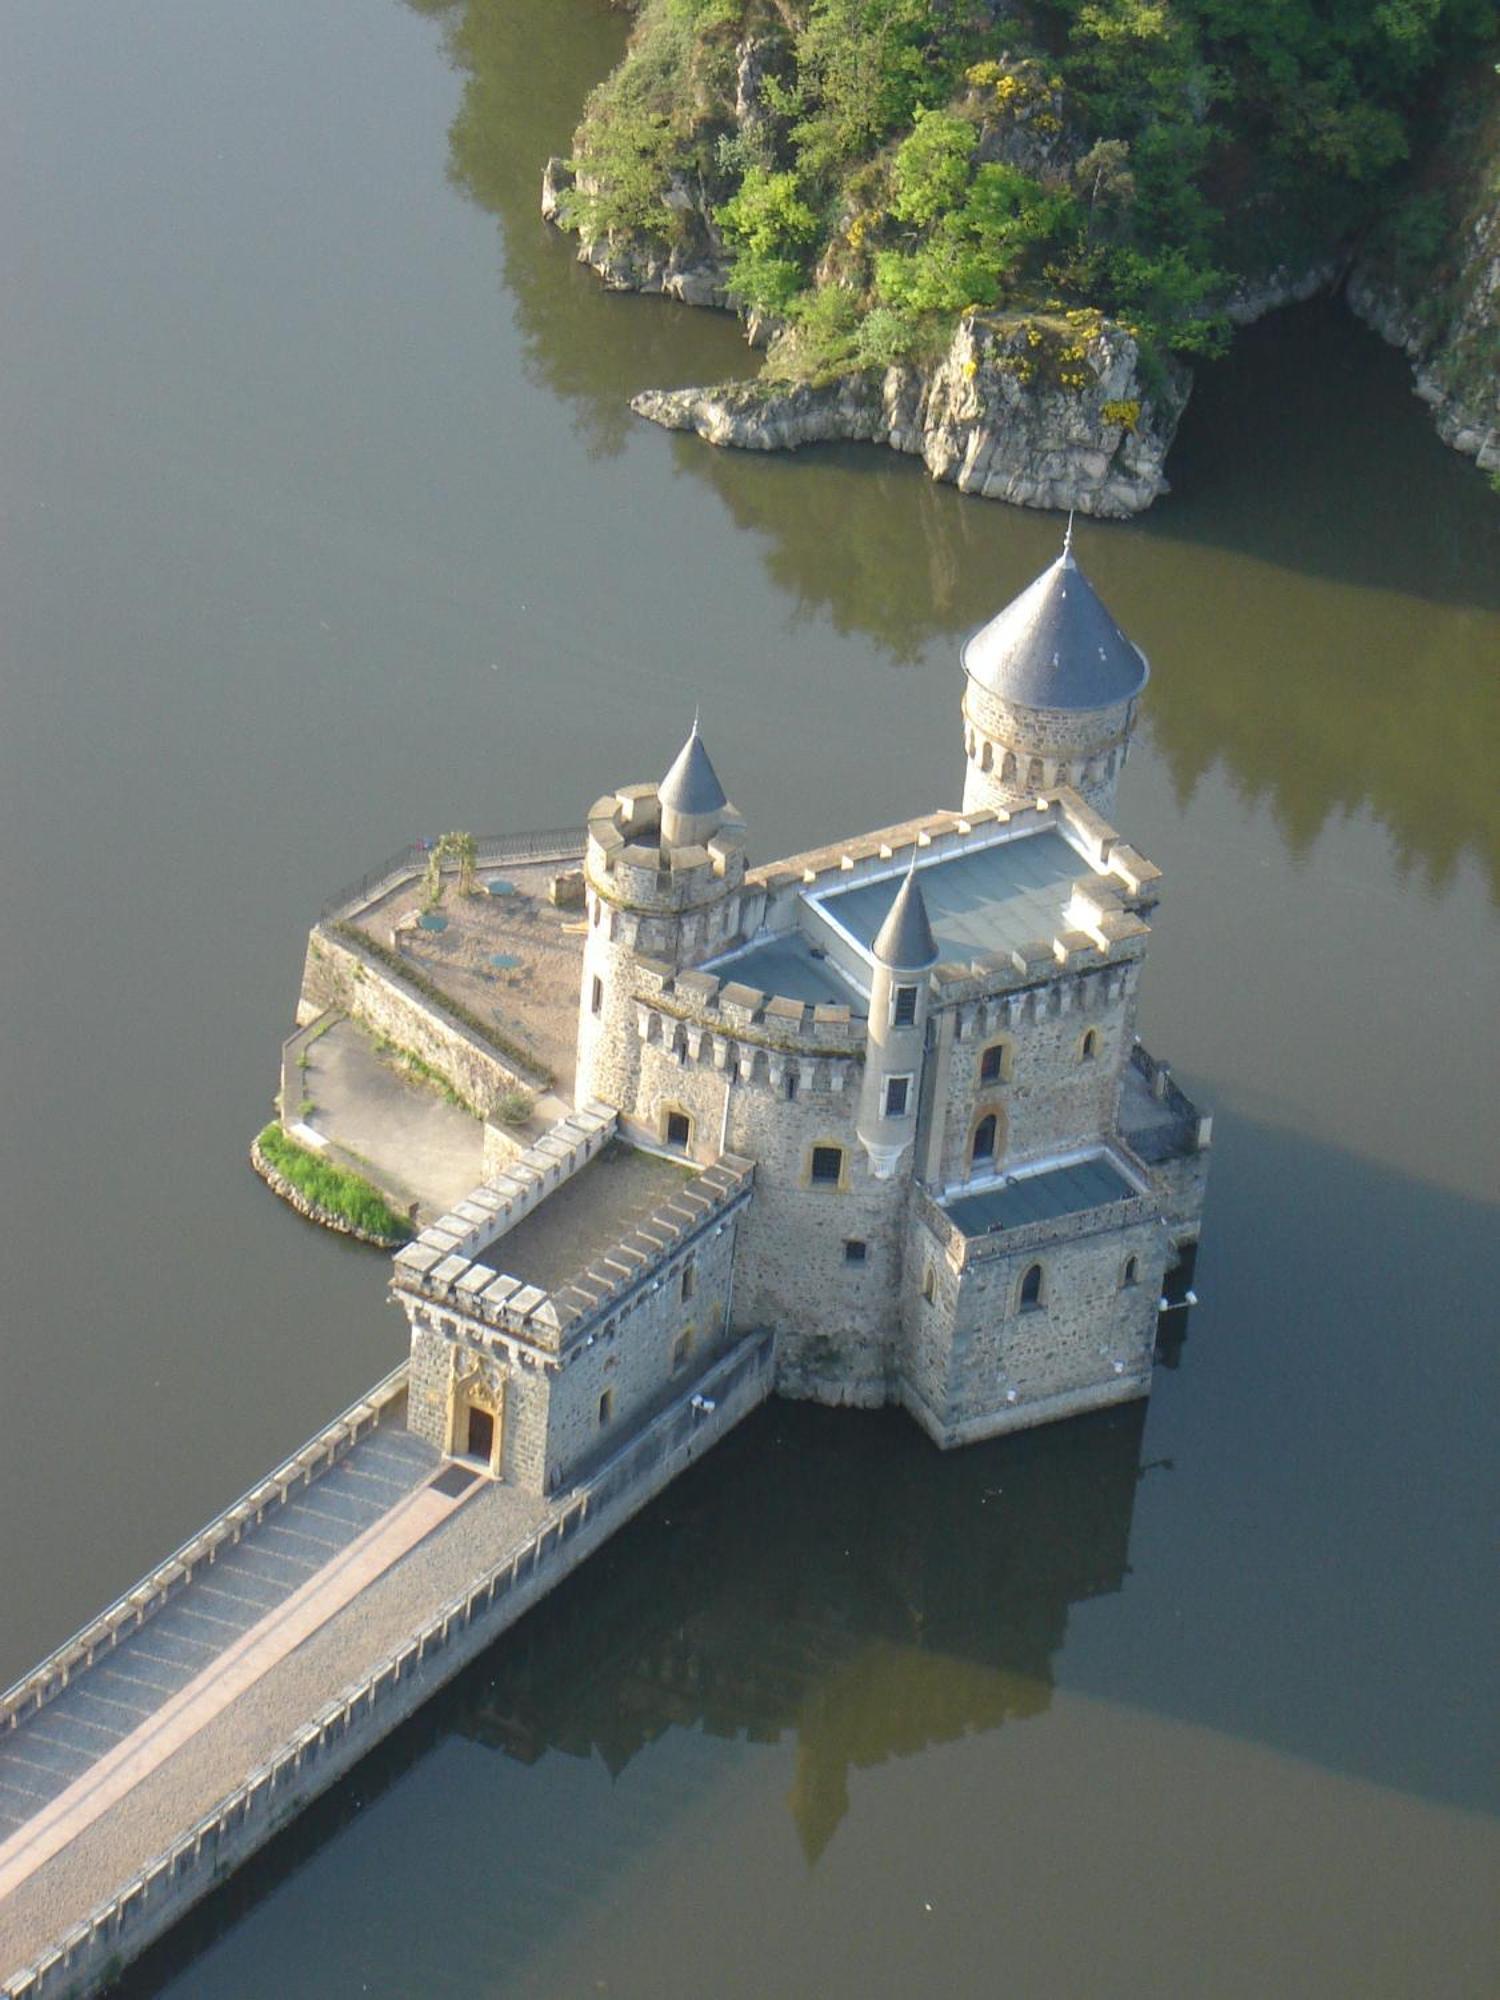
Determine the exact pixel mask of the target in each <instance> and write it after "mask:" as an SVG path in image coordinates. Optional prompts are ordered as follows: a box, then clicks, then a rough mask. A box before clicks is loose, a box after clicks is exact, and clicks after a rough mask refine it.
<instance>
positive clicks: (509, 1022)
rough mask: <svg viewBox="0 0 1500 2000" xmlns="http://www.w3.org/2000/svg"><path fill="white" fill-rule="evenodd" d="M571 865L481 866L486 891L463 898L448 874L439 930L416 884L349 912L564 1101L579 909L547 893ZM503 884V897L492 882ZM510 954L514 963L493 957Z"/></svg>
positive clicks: (573, 1025) (571, 1049)
mask: <svg viewBox="0 0 1500 2000" xmlns="http://www.w3.org/2000/svg"><path fill="white" fill-rule="evenodd" d="M569 865H570V864H569V863H567V862H560V861H544V862H521V863H516V864H513V865H507V866H505V867H503V868H498V867H497V868H481V869H480V871H479V880H480V882H481V884H483V885H484V887H485V893H484V894H483V895H477V896H461V895H459V893H458V890H457V888H456V887H455V886H454V882H453V877H452V875H451V873H449V874H446V875H445V876H444V881H445V884H446V889H447V893H446V894H445V896H444V898H443V902H442V905H441V909H440V912H439V914H440V915H442V916H444V917H446V918H447V920H448V922H447V926H446V928H445V929H443V930H424V929H422V928H421V926H420V922H419V919H420V917H421V914H422V888H421V883H420V882H410V881H409V882H403V883H402V884H401V885H400V886H399V887H398V888H395V889H392V890H390V891H388V892H387V894H385V895H384V896H382V897H380V898H379V899H378V901H376V902H373V903H371V904H370V905H369V906H368V907H367V908H366V909H363V910H361V911H360V912H359V914H358V915H357V916H356V917H355V918H353V919H352V922H353V926H354V928H355V929H356V930H360V931H363V932H364V933H365V934H366V936H368V937H369V938H370V939H372V940H373V942H374V943H376V944H377V945H380V946H381V947H382V948H383V949H385V950H386V951H390V950H397V951H399V952H400V954H401V956H402V957H403V958H405V959H408V960H409V961H410V963H411V964H412V965H413V967H414V968H415V969H416V970H417V971H418V972H420V973H422V974H423V975H424V976H425V977H426V978H428V979H430V980H431V981H432V983H433V985H434V986H436V987H437V988H438V989H439V990H440V991H441V992H443V993H445V994H448V995H449V996H450V997H451V998H452V999H454V1000H456V1001H457V1002H458V1003H459V1004H460V1005H461V1006H462V1007H464V1008H466V1009H467V1011H468V1012H469V1013H470V1014H472V1015H475V1016H477V1017H478V1019H479V1020H481V1021H493V1022H494V1024H495V1026H496V1028H497V1029H498V1030H499V1031H500V1033H501V1034H503V1035H505V1036H506V1037H507V1038H508V1039H509V1040H511V1041H513V1042H515V1043H516V1044H517V1045H518V1046H519V1047H521V1048H524V1049H527V1050H529V1051H530V1052H531V1054H532V1055H534V1056H535V1058H536V1059H537V1061H538V1062H539V1063H541V1064H542V1066H543V1067H544V1068H546V1069H549V1070H551V1072H552V1074H553V1076H554V1077H555V1078H556V1085H555V1087H556V1089H557V1091H558V1093H559V1095H560V1096H562V1097H564V1098H569V1099H570V1098H571V1097H572V1094H573V1072H574V1065H575V1060H576V1053H577V1051H576V1040H577V1032H578V994H579V987H580V981H581V979H582V976H583V933H584V921H585V920H584V913H583V910H582V909H581V908H579V909H573V910H566V909H559V908H557V907H556V905H554V904H553V903H552V902H551V901H550V900H549V898H548V894H547V891H548V887H549V885H550V883H551V881H552V878H553V877H554V876H555V875H557V874H558V873H559V872H560V871H562V870H563V869H565V868H567V867H568V866H569ZM497 883H500V884H507V885H508V889H507V891H506V892H505V893H502V894H498V895H497V894H493V893H491V885H493V884H497ZM507 960H514V961H515V963H513V964H511V963H497V961H507Z"/></svg>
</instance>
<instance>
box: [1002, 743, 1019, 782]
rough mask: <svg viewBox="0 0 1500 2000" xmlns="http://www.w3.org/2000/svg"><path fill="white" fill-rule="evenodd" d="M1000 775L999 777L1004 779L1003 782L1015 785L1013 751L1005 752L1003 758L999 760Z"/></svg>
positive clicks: (1014, 754) (1014, 756) (1014, 755)
mask: <svg viewBox="0 0 1500 2000" xmlns="http://www.w3.org/2000/svg"><path fill="white" fill-rule="evenodd" d="M1000 775H1001V777H1002V778H1004V779H1005V780H1006V781H1007V782H1008V783H1009V784H1014V783H1015V781H1016V753H1015V751H1014V750H1007V751H1006V753H1005V755H1004V757H1002V758H1001V760H1000Z"/></svg>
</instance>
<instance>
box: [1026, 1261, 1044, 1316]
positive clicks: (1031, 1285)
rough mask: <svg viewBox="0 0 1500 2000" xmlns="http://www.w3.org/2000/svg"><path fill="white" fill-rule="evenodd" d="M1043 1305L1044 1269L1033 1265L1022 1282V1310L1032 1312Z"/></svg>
mask: <svg viewBox="0 0 1500 2000" xmlns="http://www.w3.org/2000/svg"><path fill="white" fill-rule="evenodd" d="M1041 1303H1042V1267H1041V1265H1040V1264H1033V1265H1032V1267H1031V1269H1030V1270H1029V1271H1028V1272H1027V1273H1026V1276H1025V1277H1024V1278H1023V1279H1022V1280H1021V1310H1022V1312H1030V1311H1031V1310H1032V1309H1033V1308H1034V1307H1036V1306H1039V1305H1040V1304H1041Z"/></svg>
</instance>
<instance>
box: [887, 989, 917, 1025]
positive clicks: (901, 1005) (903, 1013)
mask: <svg viewBox="0 0 1500 2000" xmlns="http://www.w3.org/2000/svg"><path fill="white" fill-rule="evenodd" d="M916 1018H917V989H916V987H915V986H898V987H897V988H896V997H895V999H894V1000H893V1001H892V1002H891V1026H892V1027H893V1028H909V1027H910V1026H911V1024H912V1022H913V1021H915V1020H916Z"/></svg>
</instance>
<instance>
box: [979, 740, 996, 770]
mask: <svg viewBox="0 0 1500 2000" xmlns="http://www.w3.org/2000/svg"><path fill="white" fill-rule="evenodd" d="M979 768H980V770H981V771H993V770H994V768H995V746H994V745H993V744H992V743H986V744H985V746H984V748H983V749H982V750H981V751H980V753H979Z"/></svg>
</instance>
